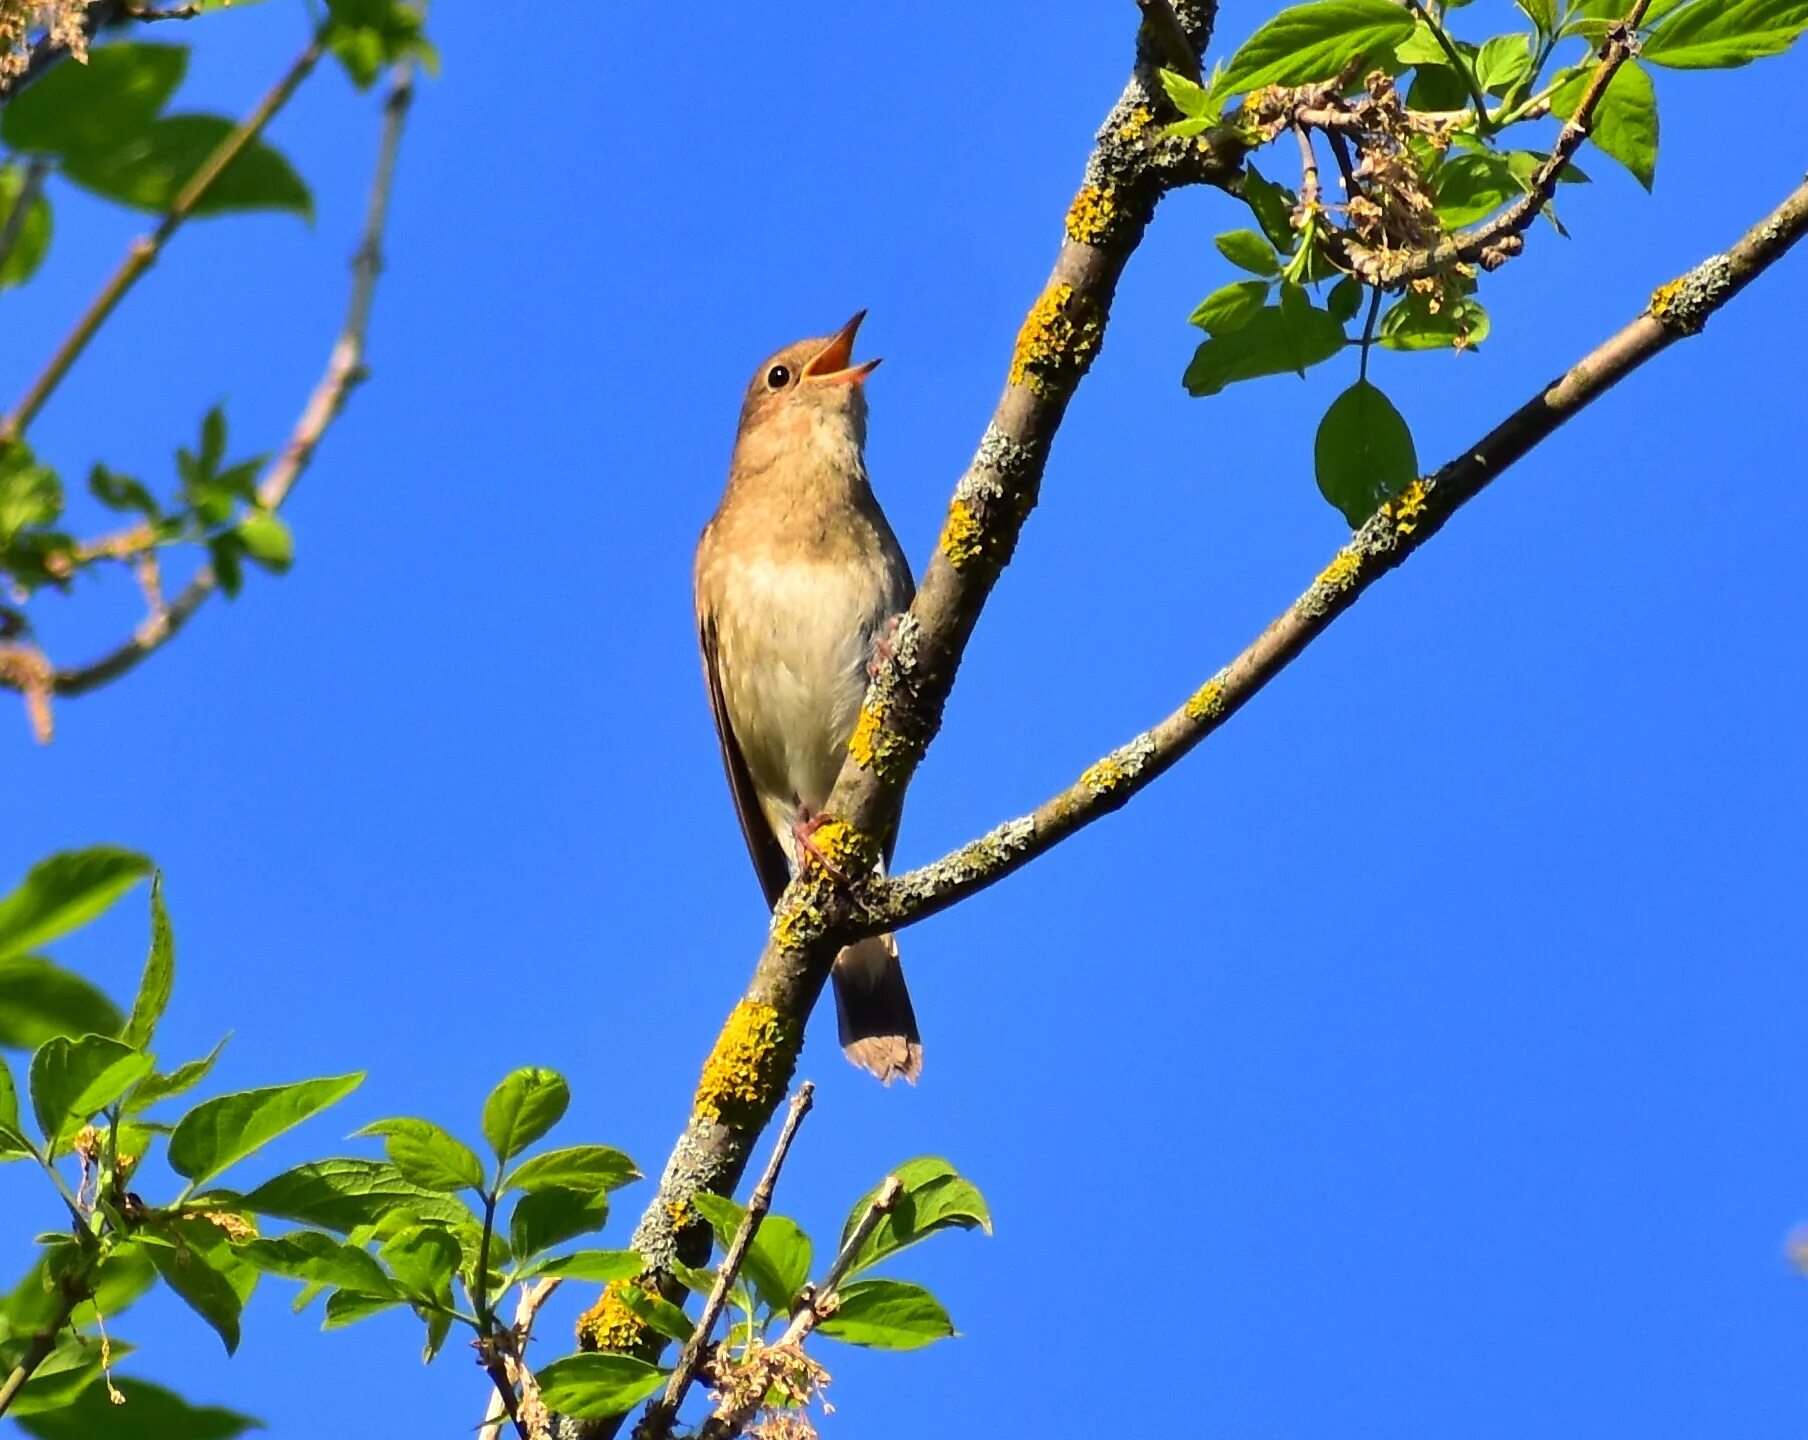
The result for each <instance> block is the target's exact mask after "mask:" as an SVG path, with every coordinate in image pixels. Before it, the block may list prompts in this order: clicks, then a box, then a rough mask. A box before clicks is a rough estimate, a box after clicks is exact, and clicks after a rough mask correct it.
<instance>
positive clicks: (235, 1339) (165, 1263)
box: [141, 1220, 257, 1355]
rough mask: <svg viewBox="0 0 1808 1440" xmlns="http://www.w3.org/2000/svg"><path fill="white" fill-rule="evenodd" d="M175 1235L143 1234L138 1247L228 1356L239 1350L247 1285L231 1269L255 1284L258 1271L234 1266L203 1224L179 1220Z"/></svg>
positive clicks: (220, 1239) (219, 1239)
mask: <svg viewBox="0 0 1808 1440" xmlns="http://www.w3.org/2000/svg"><path fill="white" fill-rule="evenodd" d="M170 1228H171V1229H172V1230H173V1231H174V1234H173V1235H172V1236H169V1237H166V1236H164V1235H162V1234H154V1235H146V1236H144V1237H143V1240H142V1242H141V1243H142V1244H143V1245H144V1248H145V1253H146V1254H147V1255H149V1256H150V1259H151V1264H153V1265H155V1266H156V1267H157V1273H158V1274H159V1275H161V1276H162V1277H163V1280H164V1283H165V1284H166V1285H168V1286H169V1287H170V1289H172V1290H174V1291H175V1292H176V1294H178V1295H179V1296H181V1297H182V1299H183V1301H184V1302H185V1303H186V1304H187V1305H188V1308H189V1309H191V1310H193V1311H194V1312H195V1314H197V1315H199V1316H200V1317H201V1318H202V1319H203V1320H205V1321H206V1322H207V1323H208V1324H209V1325H210V1326H212V1327H213V1330H214V1333H215V1334H217V1335H218V1336H219V1337H220V1341H221V1343H222V1344H224V1345H225V1347H226V1353H227V1354H228V1355H230V1354H232V1353H233V1352H234V1351H235V1350H237V1349H238V1348H239V1314H240V1312H241V1311H242V1310H243V1309H244V1308H245V1298H246V1295H247V1294H248V1293H249V1290H250V1286H246V1287H245V1289H244V1291H241V1290H240V1288H239V1284H242V1283H243V1282H242V1281H240V1282H239V1284H235V1280H236V1279H237V1278H238V1277H237V1276H235V1275H234V1273H233V1272H234V1270H237V1271H239V1272H240V1273H241V1274H248V1275H249V1276H250V1279H251V1284H252V1285H255V1284H256V1283H257V1272H256V1271H255V1270H253V1269H251V1267H250V1266H247V1265H243V1264H241V1263H239V1262H237V1260H236V1257H234V1256H233V1255H232V1252H231V1249H230V1247H229V1246H228V1245H227V1244H226V1241H225V1237H224V1235H223V1234H222V1233H221V1232H220V1231H219V1230H218V1229H216V1228H215V1227H214V1226H213V1225H212V1224H210V1223H209V1222H208V1221H205V1220H187V1221H179V1222H176V1223H175V1224H173V1225H172V1226H171V1227H170Z"/></svg>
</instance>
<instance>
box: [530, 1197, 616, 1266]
mask: <svg viewBox="0 0 1808 1440" xmlns="http://www.w3.org/2000/svg"><path fill="white" fill-rule="evenodd" d="M608 1218H609V1197H608V1195H607V1194H605V1193H604V1192H602V1191H600V1190H595V1191H591V1190H560V1189H550V1190H536V1191H534V1192H533V1193H532V1194H529V1195H523V1196H522V1197H521V1198H520V1199H519V1200H517V1201H516V1202H515V1209H514V1211H513V1213H512V1214H511V1215H510V1216H509V1247H510V1248H511V1249H512V1250H513V1251H514V1252H515V1255H516V1258H518V1259H522V1260H525V1259H527V1258H529V1257H530V1256H533V1255H538V1254H539V1253H540V1252H541V1251H542V1250H549V1249H551V1248H552V1247H553V1246H554V1245H561V1244H563V1243H564V1242H565V1241H567V1240H570V1239H571V1238H572V1237H573V1236H576V1235H583V1234H586V1233H588V1232H589V1231H592V1230H600V1229H602V1228H603V1224H604V1222H606V1221H607V1220H608Z"/></svg>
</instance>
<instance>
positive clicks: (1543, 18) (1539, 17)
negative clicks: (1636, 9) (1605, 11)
mask: <svg viewBox="0 0 1808 1440" xmlns="http://www.w3.org/2000/svg"><path fill="white" fill-rule="evenodd" d="M1513 3H1514V4H1515V5H1517V6H1518V7H1519V8H1520V9H1521V10H1522V11H1524V12H1525V17H1526V19H1528V20H1530V21H1531V22H1532V24H1534V25H1536V26H1537V27H1538V33H1539V34H1540V35H1549V34H1551V33H1552V32H1553V31H1554V30H1556V28H1557V0H1513ZM1628 8H1631V7H1628Z"/></svg>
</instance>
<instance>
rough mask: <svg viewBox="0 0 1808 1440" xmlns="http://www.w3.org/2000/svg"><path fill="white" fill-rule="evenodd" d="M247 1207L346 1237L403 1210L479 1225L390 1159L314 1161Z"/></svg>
mask: <svg viewBox="0 0 1808 1440" xmlns="http://www.w3.org/2000/svg"><path fill="white" fill-rule="evenodd" d="M242 1203H243V1204H244V1205H245V1207H246V1208H247V1209H249V1210H254V1211H256V1212H257V1213H258V1214H259V1215H273V1216H276V1217H277V1218H279V1219H283V1220H294V1221H296V1222H297V1223H299V1224H302V1225H318V1226H320V1227H321V1228H322V1229H325V1230H337V1231H339V1232H340V1233H341V1234H344V1233H346V1232H348V1231H351V1230H355V1229H357V1228H358V1227H359V1226H361V1225H375V1224H377V1223H378V1222H379V1221H381V1220H382V1219H383V1218H384V1217H385V1216H388V1215H391V1214H394V1213H396V1212H398V1211H406V1212H407V1213H409V1214H410V1215H413V1216H414V1217H416V1218H418V1219H422V1220H437V1221H439V1222H441V1223H443V1224H463V1223H475V1217H474V1216H473V1215H472V1214H471V1212H470V1210H469V1208H468V1207H466V1205H465V1204H464V1203H463V1202H462V1201H460V1200H455V1199H453V1198H452V1197H451V1196H449V1195H445V1194H442V1193H440V1192H438V1191H435V1190H425V1189H422V1188H421V1187H420V1186H419V1185H411V1184H409V1182H408V1181H406V1180H404V1179H403V1178H402V1174H401V1172H400V1171H399V1170H397V1169H396V1167H395V1166H394V1165H391V1164H390V1163H389V1162H388V1161H387V1160H365V1159H361V1158H351V1157H347V1158H342V1159H333V1160H313V1161H310V1162H309V1163H308V1164H306V1165H298V1166H296V1167H295V1168H294V1169H293V1170H286V1171H284V1172H283V1173H282V1174H281V1175H278V1176H276V1177H275V1178H274V1179H271V1180H266V1181H265V1182H264V1183H263V1184H262V1185H259V1186H258V1187H257V1189H255V1190H253V1191H252V1192H251V1193H250V1194H249V1195H246V1196H245V1197H244V1198H243V1201H242Z"/></svg>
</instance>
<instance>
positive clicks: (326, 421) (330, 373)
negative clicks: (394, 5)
mask: <svg viewBox="0 0 1808 1440" xmlns="http://www.w3.org/2000/svg"><path fill="white" fill-rule="evenodd" d="M413 100H414V66H413V63H412V62H409V61H404V62H402V63H401V64H399V65H397V66H396V68H395V78H394V81H393V83H392V84H391V87H390V91H389V95H388V98H387V99H386V100H385V102H384V105H383V130H382V136H381V139H380V140H379V142H378V147H377V162H376V169H375V173H374V175H373V176H372V179H371V187H370V197H369V200H368V202H367V205H366V209H365V216H364V228H363V233H362V238H361V240H360V242H359V245H358V249H357V252H356V254H355V255H354V256H353V258H352V267H351V269H352V285H351V293H350V296H349V298H348V300H347V303H346V313H345V321H344V324H343V325H342V327H341V328H340V331H339V336H338V338H337V339H336V340H335V341H334V343H333V348H332V351H331V353H330V355H329V356H328V358H327V365H326V369H325V371H324V373H323V374H322V375H321V377H320V380H319V382H318V383H317V384H316V385H315V387H314V390H313V393H312V394H311V395H310V396H309V398H308V403H307V405H306V406H305V407H304V408H303V410H302V412H301V415H300V417H299V418H298V419H297V420H296V423H295V429H294V430H293V432H291V434H290V436H289V440H288V443H287V444H286V445H285V446H284V447H283V449H282V452H281V454H279V455H278V456H277V457H276V459H275V460H273V461H272V462H271V463H270V465H269V467H268V468H267V469H266V470H265V471H264V474H263V476H262V478H261V479H260V480H259V481H258V487H257V493H258V503H259V504H260V505H262V506H263V507H264V508H266V509H270V510H275V509H277V508H279V507H280V506H281V505H282V503H283V501H284V500H286V499H287V498H288V496H289V493H290V492H291V491H292V490H293V489H294V488H295V484H296V482H297V481H298V480H299V479H300V478H301V475H302V472H303V471H305V470H306V469H307V467H308V463H309V462H310V461H311V460H312V459H313V458H314V452H315V450H316V449H317V448H318V447H319V445H320V441H321V439H322V437H323V436H325V434H326V432H327V429H328V427H329V426H331V425H332V423H333V421H334V420H335V419H337V418H338V416H339V413H340V411H342V410H343V409H344V408H345V402H346V399H347V397H348V396H349V395H350V393H351V391H352V390H353V389H354V388H355V387H356V385H357V384H358V382H359V381H361V380H362V379H363V378H364V373H365V372H364V348H365V337H366V333H367V332H368V330H369V327H370V311H371V302H372V300H373V298H374V297H375V294H376V287H377V279H378V277H379V276H380V275H381V273H382V270H383V260H382V243H383V233H384V229H385V227H386V225H387V223H388V218H389V202H390V195H391V193H392V191H393V189H394V184H395V167H396V157H397V154H398V153H399V150H400V147H401V141H402V130H403V128H404V126H405V124H406V122H407V117H408V109H409V106H410V105H411V104H412V103H413ZM218 583H219V582H218V578H217V577H216V576H215V574H214V572H213V567H212V566H211V565H202V566H201V568H200V569H199V570H197V571H196V572H195V574H194V576H193V577H192V578H191V579H190V580H189V582H188V584H187V585H186V586H185V587H184V588H183V589H182V591H181V592H180V593H179V594H178V595H177V596H176V598H175V599H174V600H173V601H171V602H170V604H169V606H168V607H167V608H166V609H165V610H163V611H162V612H161V613H153V614H152V615H150V616H149V617H148V618H147V619H146V620H145V622H144V624H142V625H141V626H140V627H139V628H138V630H137V632H136V633H135V634H134V635H133V636H132V638H131V639H130V640H127V641H125V642H124V643H123V644H121V645H119V646H117V647H116V648H114V649H113V650H111V651H109V652H108V653H107V654H105V655H103V656H101V657H100V658H98V659H96V660H93V661H91V662H89V663H88V664H85V665H78V666H74V667H71V668H68V669H59V670H57V671H56V672H55V673H54V675H53V676H52V677H51V689H52V690H53V691H54V692H55V693H56V694H58V695H81V694H85V693H86V692H88V691H90V690H94V689H96V688H98V687H99V686H101V685H105V684H106V683H107V682H108V681H111V680H116V679H118V678H119V677H120V676H121V675H124V674H125V673H126V672H127V671H129V670H132V669H134V668H135V667H136V666H138V665H139V664H140V663H141V662H142V661H143V660H145V659H146V658H147V657H148V656H150V655H151V654H153V653H154V652H155V651H157V650H158V649H160V648H161V647H162V646H164V645H166V644H168V643H169V641H170V640H171V639H172V638H174V637H175V635H176V634H177V632H178V631H180V630H181V628H182V627H183V625H185V624H186V623H187V622H188V620H189V619H190V618H191V617H192V616H193V615H194V613H195V611H196V610H198V609H200V607H201V606H202V604H203V603H205V601H206V600H207V598H208V597H209V596H210V595H212V594H213V592H214V590H215V589H216V588H217V587H218ZM10 683H11V682H10V680H9V678H8V676H7V674H6V673H5V672H4V671H3V670H0V685H7V684H10ZM14 688H17V687H16V686H15V687H14Z"/></svg>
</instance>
